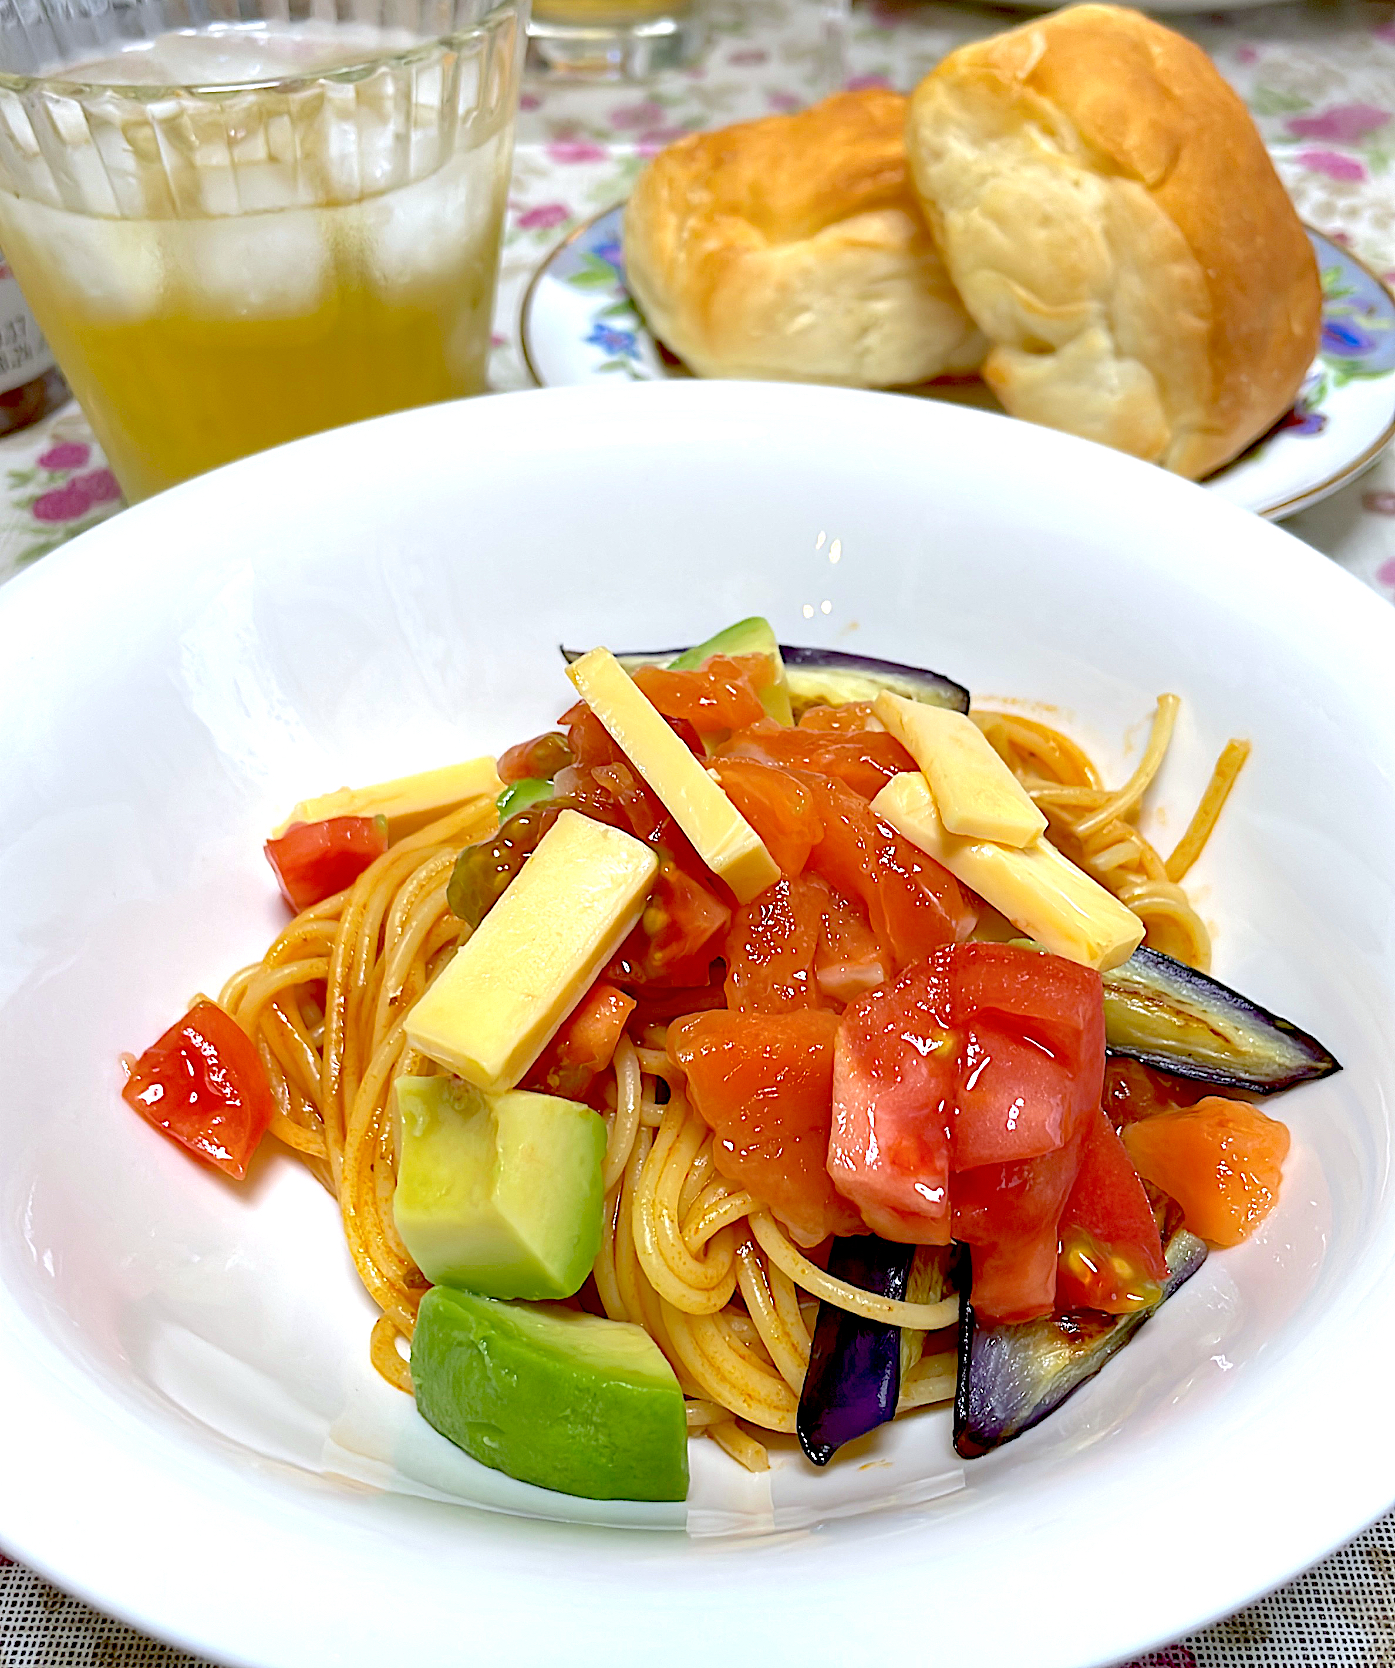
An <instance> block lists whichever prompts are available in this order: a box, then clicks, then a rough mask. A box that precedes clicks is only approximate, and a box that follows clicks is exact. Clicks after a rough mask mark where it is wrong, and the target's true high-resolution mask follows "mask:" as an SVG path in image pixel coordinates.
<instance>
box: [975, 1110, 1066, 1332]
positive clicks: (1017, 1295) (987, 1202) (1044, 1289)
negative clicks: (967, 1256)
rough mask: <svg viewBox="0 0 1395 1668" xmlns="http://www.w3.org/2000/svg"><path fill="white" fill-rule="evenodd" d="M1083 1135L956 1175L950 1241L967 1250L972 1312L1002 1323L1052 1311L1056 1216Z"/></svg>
mask: <svg viewBox="0 0 1395 1668" xmlns="http://www.w3.org/2000/svg"><path fill="white" fill-rule="evenodd" d="M1082 1143H1083V1137H1081V1136H1076V1137H1075V1139H1074V1140H1072V1141H1070V1142H1068V1143H1067V1144H1066V1145H1065V1146H1064V1147H1058V1148H1057V1150H1056V1151H1055V1152H1052V1153H1043V1154H1042V1156H1041V1157H1040V1158H1029V1159H1024V1160H1020V1161H1019V1162H1017V1163H1013V1164H981V1165H979V1167H978V1168H977V1169H974V1170H965V1171H962V1172H961V1173H959V1174H957V1175H956V1176H955V1177H954V1180H953V1183H952V1190H953V1202H954V1237H955V1239H961V1240H966V1241H967V1242H968V1244H969V1245H970V1246H971V1247H972V1256H973V1270H974V1274H973V1287H972V1291H971V1297H972V1301H973V1306H974V1312H975V1313H976V1314H977V1315H978V1316H979V1317H980V1318H981V1319H983V1320H986V1321H992V1322H995V1323H996V1322H1003V1323H1016V1322H1018V1321H1026V1320H1038V1319H1040V1318H1041V1317H1042V1316H1043V1315H1049V1314H1051V1313H1052V1312H1053V1311H1054V1309H1055V1307H1056V1265H1057V1247H1058V1243H1059V1235H1058V1224H1059V1222H1060V1218H1061V1211H1062V1209H1063V1208H1064V1206H1065V1203H1066V1200H1067V1199H1068V1198H1069V1197H1070V1192H1071V1189H1072V1187H1073V1186H1074V1185H1075V1178H1076V1175H1077V1174H1078V1172H1079V1169H1080V1153H1081V1146H1082Z"/></svg>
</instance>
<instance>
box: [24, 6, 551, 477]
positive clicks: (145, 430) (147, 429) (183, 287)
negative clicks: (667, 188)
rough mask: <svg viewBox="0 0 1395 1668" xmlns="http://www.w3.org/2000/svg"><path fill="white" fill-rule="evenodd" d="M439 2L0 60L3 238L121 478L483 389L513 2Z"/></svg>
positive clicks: (508, 105)
mask: <svg viewBox="0 0 1395 1668" xmlns="http://www.w3.org/2000/svg"><path fill="white" fill-rule="evenodd" d="M145 9H146V8H142V11H144V10H145ZM453 9H454V12H455V13H456V14H457V15H456V16H454V17H446V18H445V21H447V22H449V23H463V24H464V25H465V26H464V27H461V28H454V29H448V30H446V31H445V32H443V33H442V34H441V35H439V36H436V37H434V38H427V39H423V38H421V31H420V29H419V28H408V27H403V26H402V25H401V24H400V23H398V22H396V21H394V22H393V23H392V24H390V25H389V24H386V23H383V22H380V21H376V20H375V21H368V22H362V21H356V22H347V21H339V20H337V19H336V18H334V17H332V16H331V17H325V16H323V15H319V16H316V17H302V18H299V19H295V18H284V17H283V18H282V19H279V20H277V19H254V20H252V21H240V22H227V23H216V22H215V23H211V24H206V25H204V26H202V27H200V28H197V29H172V28H164V29H159V30H157V31H155V32H154V33H153V34H152V35H151V37H150V38H146V39H139V40H135V41H124V42H123V41H120V40H109V41H104V42H102V43H101V44H102V50H99V51H97V52H94V53H90V54H88V55H85V56H84V55H82V54H81V52H78V53H76V54H74V53H72V52H71V51H70V52H69V54H68V55H67V56H66V58H65V60H64V61H62V62H61V63H60V67H59V69H58V70H56V71H55V69H54V68H53V66H52V65H48V66H45V76H44V79H43V80H42V81H36V80H31V81H30V82H28V83H27V84H26V83H24V82H16V81H15V80H13V79H12V78H10V77H6V76H2V75H0V247H3V248H4V249H5V251H6V254H7V255H8V257H9V259H10V262H11V264H12V266H13V268H14V270H15V272H16V274H17V276H18V277H19V280H20V283H21V284H22V285H23V287H24V290H25V292H26V294H27V295H28V296H29V298H30V301H31V304H32V305H33V308H34V311H35V313H36V315H37V316H38V319H39V322H40V325H41V326H42V328H43V329H44V331H45V332H46V334H47V336H48V339H49V341H50V343H51V345H52V347H53V350H54V352H55V354H56V355H57V358H58V362H59V364H60V365H61V366H62V368H63V370H64V372H65V374H66V375H67V377H68V380H69V382H70V383H71V384H72V387H73V390H74V392H75V393H76V394H77V396H78V399H79V400H80V401H81V402H82V405H83V408H84V409H85V411H86V412H87V415H88V417H89V419H90V420H91V422H92V425H93V427H94V429H95V430H96V432H97V436H98V438H99V440H100V441H101V443H102V445H103V447H104V449H105V450H106V452H107V455H108V457H109V459H110V460H111V463H112V467H113V468H114V469H115V471H116V474H117V477H118V479H119V480H120V481H121V484H122V486H123V487H124V488H125V490H126V493H127V495H128V496H129V497H133V498H139V497H144V496H146V495H147V494H149V493H152V492H157V491H159V490H160V489H161V488H163V487H165V486H168V485H170V484H172V483H173V482H175V481H180V480H183V479H185V478H186V477H188V476H190V475H194V474H198V473H199V472H200V471H202V470H205V469H209V468H211V467H213V466H214V465H216V464H219V463H224V462H226V461H228V460H230V459H232V458H235V457H240V456H242V455H244V454H246V453H248V452H252V451H257V450H260V449H261V448H263V447H266V446H272V445H275V444H277V443H278V442H280V441H283V440H288V439H292V438H294V437H296V436H298V435H302V434H307V433H311V432H313V431H314V430H317V429H324V428H330V427H333V426H336V425H338V424H340V423H347V422H352V421H354V420H355V419H357V418H360V417H367V416H372V415H375V414H377V413H380V412H385V411H393V410H398V409H400V408H402V407H405V406H412V405H421V404H425V403H428V402H431V401H435V400H443V399H450V398H453V397H455V396H458V395H464V394H473V393H478V392H479V391H480V390H481V389H482V388H483V386H484V374H485V357H486V354H487V352H488V348H489V336H490V313H491V308H492V302H493V294H494V282H495V274H496V269H497V265H498V255H499V238H500V229H501V225H502V219H503V211H504V198H505V190H506V186H507V180H508V173H509V165H510V159H511V148H512V133H513V118H514V112H515V107H516V103H517V92H518V86H517V82H518V68H519V58H520V55H521V46H522V42H521V36H520V34H519V28H520V20H519V17H518V8H517V7H516V6H515V5H514V4H512V3H509V4H504V5H500V4H498V0H494V3H493V4H492V5H488V4H486V5H481V4H478V3H475V0H457V3H456V4H455V6H454V8H453ZM247 10H248V8H247V7H246V5H243V6H241V7H240V11H241V12H242V14H243V15H244V16H245V14H246V12H247ZM426 10H427V0H423V3H422V11H423V13H425V12H426ZM445 10H446V12H449V11H450V10H451V8H450V7H449V6H447V7H446V8H445ZM467 14H473V15H467ZM127 15H128V16H129V15H131V14H130V13H129V12H128V13H127ZM357 15H358V16H360V17H362V15H363V7H362V6H359V7H358V8H357ZM392 15H393V17H394V19H396V18H400V17H401V15H402V6H401V4H400V3H396V4H394V10H393V14H392ZM442 15H443V13H442V7H441V6H440V5H432V6H431V16H432V17H440V16H442ZM416 21H418V22H420V20H416ZM99 22H100V19H99ZM73 32H74V30H73V28H71V27H70V28H69V30H68V33H69V34H71V33H73Z"/></svg>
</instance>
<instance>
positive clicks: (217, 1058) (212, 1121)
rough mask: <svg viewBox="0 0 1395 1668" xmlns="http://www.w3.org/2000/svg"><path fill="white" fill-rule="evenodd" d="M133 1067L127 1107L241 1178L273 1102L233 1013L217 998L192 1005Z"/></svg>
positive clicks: (253, 1051) (124, 1094) (126, 1094)
mask: <svg viewBox="0 0 1395 1668" xmlns="http://www.w3.org/2000/svg"><path fill="white" fill-rule="evenodd" d="M128 1071H129V1075H128V1078H127V1081H126V1085H125V1087H124V1088H123V1089H122V1091H121V1094H122V1098H123V1099H124V1100H125V1102H126V1104H127V1105H128V1106H130V1107H132V1108H134V1110H135V1111H137V1112H139V1113H140V1115H141V1117H142V1118H144V1119H145V1120H146V1122H147V1123H151V1124H154V1126H155V1128H156V1129H160V1130H163V1131H164V1132H165V1134H166V1135H169V1136H172V1137H173V1138H174V1140H176V1141H178V1142H179V1143H180V1144H181V1145H182V1146H185V1147H187V1148H188V1149H189V1151H190V1152H191V1153H193V1154H195V1156H196V1157H198V1158H202V1159H205V1160H206V1161H207V1162H208V1163H209V1164H212V1165H215V1166H216V1167H217V1168H218V1169H220V1170H223V1171H225V1172H226V1173H227V1174H228V1175H230V1176H233V1177H235V1178H236V1179H237V1180H238V1181H241V1180H242V1178H243V1177H244V1176H245V1175H246V1173H247V1165H248V1162H249V1160H250V1159H251V1157H252V1154H253V1153H254V1152H255V1151H256V1149H257V1144H258V1142H259V1141H260V1140H261V1138H262V1136H263V1135H265V1133H266V1128H267V1125H268V1124H269V1123H270V1122H271V1114H272V1110H273V1106H274V1103H273V1101H272V1098H271V1086H270V1085H269V1084H268V1082H267V1080H266V1072H265V1071H264V1069H263V1067H262V1063H261V1060H260V1059H259V1058H258V1057H257V1050H256V1048H255V1046H254V1045H253V1043H252V1040H251V1038H250V1037H249V1036H248V1035H247V1033H246V1032H245V1031H244V1030H243V1029H242V1027H241V1026H240V1025H239V1024H238V1023H237V1021H236V1020H235V1019H233V1018H232V1017H231V1015H229V1014H226V1013H224V1011H223V1010H222V1008H220V1007H219V1006H218V1005H217V1003H215V1002H195V1003H194V1005H193V1007H192V1008H190V1009H189V1011H188V1013H187V1014H185V1016H184V1018H183V1019H181V1020H180V1021H179V1022H178V1023H177V1024H175V1025H172V1026H171V1027H170V1028H169V1030H168V1031H166V1032H165V1034H164V1036H162V1037H161V1038H160V1039H159V1041H158V1042H155V1043H152V1044H151V1046H150V1047H149V1048H147V1049H146V1051H145V1053H144V1054H142V1055H141V1056H140V1058H139V1059H138V1060H136V1061H135V1062H134V1063H133V1064H132V1065H131V1066H130V1067H129V1068H128Z"/></svg>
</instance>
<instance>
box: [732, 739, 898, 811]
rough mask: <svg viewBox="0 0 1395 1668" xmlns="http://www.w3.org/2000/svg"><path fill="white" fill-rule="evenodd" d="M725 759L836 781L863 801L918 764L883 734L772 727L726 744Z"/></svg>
mask: <svg viewBox="0 0 1395 1668" xmlns="http://www.w3.org/2000/svg"><path fill="white" fill-rule="evenodd" d="M718 752H719V754H720V756H721V757H723V758H739V759H756V760H758V761H760V762H761V763H762V764H769V765H780V766H783V767H784V768H785V769H788V770H798V771H813V772H816V773H817V774H819V775H821V776H831V777H833V778H834V779H835V780H836V781H839V782H841V783H842V784H843V785H844V786H845V787H847V788H850V789H851V790H852V791H853V792H854V793H855V794H857V795H858V797H859V798H860V799H865V800H872V799H875V798H876V797H877V795H878V794H879V793H880V792H881V791H882V789H883V788H884V787H885V786H886V784H887V783H888V782H889V781H890V780H891V778H892V777H893V776H896V775H899V774H900V772H902V771H904V770H914V769H915V767H916V766H915V760H914V759H913V758H912V757H911V756H910V754H909V753H908V752H907V751H906V749H905V748H904V747H902V745H901V743H900V742H899V741H897V739H896V738H895V736H892V735H888V734H887V733H886V731H884V730H867V731H854V732H848V731H845V730H840V729H812V728H805V727H804V725H803V724H801V725H800V727H799V728H798V729H793V730H792V729H782V728H781V727H780V726H778V725H775V724H771V725H766V726H762V727H761V728H759V729H754V730H741V731H738V732H737V733H735V734H734V735H732V736H731V737H730V738H729V739H728V740H727V741H725V742H724V743H723V744H722V745H721V747H720V748H719V749H718Z"/></svg>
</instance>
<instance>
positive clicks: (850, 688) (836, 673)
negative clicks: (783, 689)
mask: <svg viewBox="0 0 1395 1668" xmlns="http://www.w3.org/2000/svg"><path fill="white" fill-rule="evenodd" d="M780 654H781V655H782V657H783V658H784V662H785V682H786V684H788V686H789V692H790V703H791V705H792V706H793V708H794V714H795V717H796V718H798V716H799V714H800V713H801V712H802V711H803V710H804V708H805V707H812V706H829V707H841V706H847V705H848V703H849V702H851V701H875V700H876V698H877V696H878V695H880V694H882V693H883V692H884V691H887V692H889V693H891V694H892V695H904V696H905V698H906V699H907V700H908V701H924V702H925V703H926V704H927V705H928V706H933V707H948V708H949V709H950V710H951V711H952V712H967V711H968V710H969V692H968V690H967V689H965V687H964V686H963V684H962V683H955V682H954V680H953V679H952V678H947V677H945V676H944V675H943V673H940V672H930V671H927V670H925V668H923V667H920V666H903V665H901V664H900V663H899V662H897V661H894V660H873V659H871V657H870V656H868V655H865V654H844V653H843V652H842V651H841V650H839V649H801V648H795V647H793V646H792V645H790V644H788V643H781V645H780Z"/></svg>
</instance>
